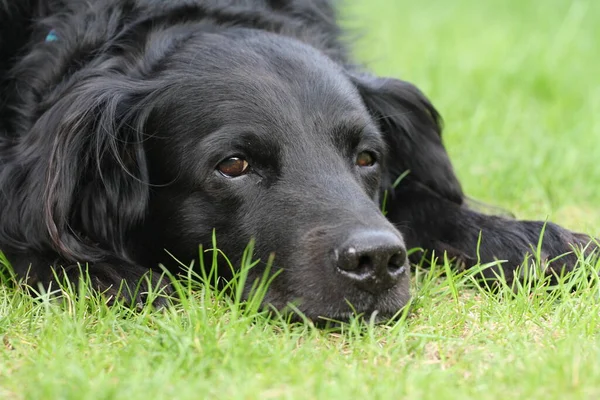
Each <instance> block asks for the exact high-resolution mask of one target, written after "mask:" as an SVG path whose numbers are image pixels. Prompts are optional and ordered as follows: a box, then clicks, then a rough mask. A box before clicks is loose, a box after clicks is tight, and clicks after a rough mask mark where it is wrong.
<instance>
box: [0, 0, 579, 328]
mask: <svg viewBox="0 0 600 400" xmlns="http://www.w3.org/2000/svg"><path fill="white" fill-rule="evenodd" d="M3 1H4V3H3V2H0V88H1V89H2V91H1V92H0V96H1V97H0V168H1V169H0V250H2V251H3V252H4V253H5V254H6V255H7V257H8V259H9V261H11V263H12V265H13V267H14V269H15V271H16V272H17V274H18V275H20V276H23V277H25V276H27V277H28V281H29V282H30V283H41V284H43V285H48V284H49V283H50V282H51V281H52V279H53V273H54V272H53V271H54V270H53V268H52V266H56V267H58V266H62V268H59V269H58V274H59V275H60V274H66V275H67V276H68V277H69V278H71V279H74V278H75V277H76V276H77V271H78V269H77V268H75V266H76V265H77V263H87V264H88V266H89V271H88V272H89V274H90V276H91V278H92V281H93V282H94V283H95V285H96V286H97V288H98V289H100V290H108V291H109V292H111V291H114V290H115V288H117V287H119V285H120V283H121V282H122V281H124V282H126V283H128V284H129V285H130V286H135V285H136V284H137V282H138V281H139V279H140V278H141V277H142V276H145V275H146V274H147V272H148V271H149V270H151V269H154V270H157V271H158V266H159V263H164V264H165V265H166V266H167V267H169V268H171V269H172V270H173V271H174V272H175V271H176V270H177V268H178V267H177V263H175V262H174V261H173V260H172V259H171V257H170V256H169V255H168V254H167V252H166V251H165V249H166V250H168V251H169V252H171V253H172V254H173V255H174V256H175V257H176V258H178V259H179V260H181V261H183V262H186V263H187V262H190V261H191V260H193V259H195V258H196V257H197V256H198V250H197V249H198V247H197V246H198V245H200V244H204V245H205V246H206V245H210V243H211V236H212V233H213V230H215V231H216V236H217V243H218V246H219V248H220V249H221V250H222V251H223V252H224V253H225V254H226V255H228V256H229V257H230V258H231V259H232V261H233V264H234V265H238V264H239V261H240V258H241V256H242V252H243V249H244V247H245V246H246V244H247V243H248V241H249V240H250V239H252V238H254V239H255V240H256V246H255V255H256V256H257V257H259V258H261V259H262V260H263V261H266V260H267V259H268V257H269V255H270V254H271V253H274V254H275V266H276V270H280V274H279V275H278V276H277V278H276V279H275V281H274V282H273V284H272V286H271V288H270V290H269V292H268V295H267V299H266V301H267V302H269V303H271V304H273V305H275V306H276V307H278V308H283V307H285V306H286V304H288V303H290V302H296V303H297V304H298V308H299V309H300V310H301V311H302V312H304V313H305V314H306V315H307V316H308V317H310V318H317V317H319V316H326V317H331V318H346V317H347V316H348V314H349V313H350V311H351V310H352V309H354V310H356V311H357V312H363V313H372V312H374V311H378V312H380V313H381V314H383V315H392V314H394V313H395V312H396V311H397V310H399V309H400V308H401V307H402V306H403V305H404V304H406V302H407V300H408V297H409V294H408V282H409V277H408V273H407V271H406V270H407V257H406V248H414V247H420V248H422V249H424V250H426V251H428V252H429V253H430V252H433V251H435V252H436V254H439V255H441V254H443V253H444V252H447V253H448V254H449V256H450V257H456V258H458V259H460V260H461V261H462V262H463V263H465V264H467V265H472V264H475V263H476V262H477V261H478V260H481V261H482V262H488V261H493V260H495V259H499V260H506V262H505V263H504V264H503V268H504V272H505V274H506V275H507V276H508V277H509V278H510V277H511V276H512V272H513V271H514V269H515V267H516V266H518V265H519V264H521V263H522V262H523V259H524V256H525V255H526V254H528V253H529V252H530V251H531V245H532V244H535V243H537V241H538V239H539V236H540V233H541V232H542V228H543V226H544V224H543V223H542V222H535V221H516V220H511V219H504V218H501V217H494V216H487V215H483V214H479V213H477V212H475V211H473V210H470V209H469V208H468V207H467V206H466V205H465V203H464V194H463V192H462V189H461V187H460V184H459V182H458V180H457V178H456V176H455V174H454V172H453V170H452V167H451V164H450V162H449V160H448V157H447V154H446V151H445V149H444V147H443V145H442V141H441V136H440V131H441V129H440V121H439V117H438V114H437V112H436V111H435V109H434V108H433V106H432V105H431V104H430V103H429V101H428V100H427V99H426V98H425V97H424V96H423V95H422V94H421V93H420V92H419V91H418V90H417V89H416V88H415V87H414V86H412V85H410V84H409V83H406V82H403V81H399V80H395V79H384V78H378V77H375V76H372V75H370V74H368V73H365V72H364V71H362V70H360V68H359V67H357V66H356V65H355V64H354V63H353V60H352V59H351V57H350V55H349V53H348V51H347V50H346V48H345V46H344V42H343V40H342V38H341V31H340V28H339V27H338V25H337V24H336V22H335V13H334V10H333V8H332V5H331V4H330V2H329V1H327V0H230V1H218V0H196V1H194V0H178V1H159V0H129V1H127V0H123V1H118V0H95V1H85V0H45V1H44V0H29V1H23V2H20V3H19V4H9V3H8V2H7V0H3ZM401 174H404V175H405V177H404V178H403V179H402V180H401V181H400V183H399V184H398V185H397V186H396V187H394V188H392V187H391V183H392V182H393V181H394V180H395V179H396V178H397V177H398V176H400V175H401ZM387 190H389V193H388V194H387V201H386V203H387V210H386V211H387V214H386V216H387V219H386V218H385V217H384V216H383V215H382V214H381V213H380V212H379V210H378V208H379V205H380V201H381V199H382V196H383V195H384V192H385V191H387ZM480 233H481V235H482V237H481V244H480V248H479V254H478V253H477V252H478V241H479V236H480ZM588 240H589V238H588V237H587V236H585V235H580V234H574V233H572V232H570V231H568V230H566V229H563V228H561V227H559V226H557V225H554V224H551V223H549V224H547V226H546V227H545V235H544V241H543V247H542V256H543V258H545V259H551V258H554V257H556V256H559V255H561V254H563V253H567V252H570V251H571V250H572V247H571V246H572V245H579V244H586V243H587V242H588ZM421 255H422V253H415V256H414V257H420V256H421ZM575 263H576V257H575V256H574V255H573V254H571V255H567V256H566V257H564V258H562V259H561V260H560V264H559V263H555V264H553V265H554V266H556V267H555V270H557V269H558V268H562V267H563V265H564V266H566V268H567V269H570V268H573V267H574V265H575ZM551 270H553V269H552V268H550V269H549V271H551ZM262 271H263V269H261V268H260V267H258V268H254V269H253V272H252V273H251V276H250V278H251V279H250V280H249V284H251V282H252V281H253V279H254V278H256V277H258V276H260V275H261V274H262ZM494 272H497V271H494V270H490V271H488V273H489V274H490V275H492V274H493V273H494ZM220 273H221V274H222V276H223V277H224V278H228V277H229V276H230V271H229V270H228V268H227V267H226V266H225V267H224V268H223V269H221V270H220ZM153 276H157V274H154V275H153ZM111 293H112V292H111Z"/></svg>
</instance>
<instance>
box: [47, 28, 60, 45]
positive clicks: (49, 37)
mask: <svg viewBox="0 0 600 400" xmlns="http://www.w3.org/2000/svg"><path fill="white" fill-rule="evenodd" d="M57 40H58V35H57V34H56V31H55V30H54V29H52V30H51V31H50V32H49V33H48V35H47V36H46V42H56V41H57Z"/></svg>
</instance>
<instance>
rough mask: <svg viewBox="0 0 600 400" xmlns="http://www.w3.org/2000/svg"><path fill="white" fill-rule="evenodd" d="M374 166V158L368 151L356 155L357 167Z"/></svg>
mask: <svg viewBox="0 0 600 400" xmlns="http://www.w3.org/2000/svg"><path fill="white" fill-rule="evenodd" d="M374 164H375V156H373V154H372V153H369V152H368V151H363V152H361V153H358V156H356V165H358V166H359V167H371V166H373V165H374Z"/></svg>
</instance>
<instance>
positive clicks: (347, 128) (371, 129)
mask: <svg viewBox="0 0 600 400" xmlns="http://www.w3.org/2000/svg"><path fill="white" fill-rule="evenodd" d="M331 133H332V136H333V141H334V142H335V144H336V145H337V146H339V147H342V148H343V147H348V146H350V148H355V147H356V146H358V144H359V143H360V142H369V143H370V144H371V146H374V147H376V148H383V147H384V143H383V138H382V137H381V134H380V133H379V130H378V129H377V128H376V127H375V126H373V124H371V123H370V122H368V121H363V120H359V119H355V120H352V121H345V122H343V123H339V124H336V125H334V127H333V128H332V129H331Z"/></svg>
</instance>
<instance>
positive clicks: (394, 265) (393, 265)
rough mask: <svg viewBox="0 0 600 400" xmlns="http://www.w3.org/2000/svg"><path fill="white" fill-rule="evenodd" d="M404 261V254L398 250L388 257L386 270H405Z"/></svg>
mask: <svg viewBox="0 0 600 400" xmlns="http://www.w3.org/2000/svg"><path fill="white" fill-rule="evenodd" d="M405 263H406V254H405V253H404V252H403V251H399V252H397V253H396V254H394V255H392V256H391V257H390V259H389V261H388V270H389V271H390V272H391V273H402V272H404V270H405V267H404V264H405Z"/></svg>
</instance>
